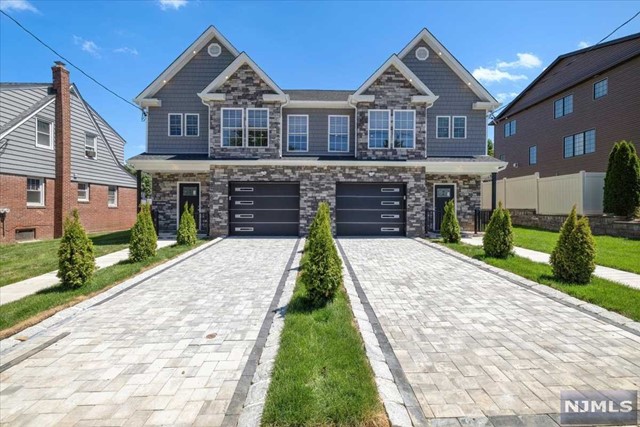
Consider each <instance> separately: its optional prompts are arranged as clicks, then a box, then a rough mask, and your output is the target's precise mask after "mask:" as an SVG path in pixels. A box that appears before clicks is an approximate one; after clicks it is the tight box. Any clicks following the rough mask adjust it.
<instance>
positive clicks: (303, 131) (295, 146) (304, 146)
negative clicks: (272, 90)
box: [287, 114, 309, 151]
mask: <svg viewBox="0 0 640 427" xmlns="http://www.w3.org/2000/svg"><path fill="white" fill-rule="evenodd" d="M287 151H309V116H308V115H302V114H290V115H288V116H287Z"/></svg>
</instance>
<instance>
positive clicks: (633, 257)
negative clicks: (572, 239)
mask: <svg viewBox="0 0 640 427" xmlns="http://www.w3.org/2000/svg"><path fill="white" fill-rule="evenodd" d="M513 234H514V242H513V244H514V245H515V246H519V247H521V248H527V249H533V250H534V251H540V252H546V253H548V254H550V253H551V251H552V250H553V248H554V247H555V245H556V241H557V240H558V233H556V232H555V231H547V230H539V229H535V228H525V227H513ZM593 238H594V239H595V241H596V264H598V265H604V266H605V267H611V268H617V269H618V270H624V271H630V272H632V273H637V274H640V240H631V239H625V238H623V237H612V236H593Z"/></svg>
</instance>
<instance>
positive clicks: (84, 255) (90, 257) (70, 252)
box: [57, 209, 96, 286]
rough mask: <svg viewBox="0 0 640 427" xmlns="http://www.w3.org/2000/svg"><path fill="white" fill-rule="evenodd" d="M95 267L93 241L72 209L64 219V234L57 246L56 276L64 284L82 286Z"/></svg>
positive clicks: (75, 210) (89, 277)
mask: <svg viewBox="0 0 640 427" xmlns="http://www.w3.org/2000/svg"><path fill="white" fill-rule="evenodd" d="M95 269H96V258H95V253H94V250H93V242H91V239H89V236H87V233H86V232H85V230H84V227H82V224H81V223H80V217H79V215H78V210H77V209H74V210H73V212H72V213H71V215H70V216H68V217H67V218H65V220H64V234H63V235H62V239H61V240H60V247H59V248H58V273H57V276H58V278H59V279H60V281H61V282H62V284H63V285H66V286H82V285H84V284H85V283H87V282H88V281H89V279H91V277H92V276H93V273H94V271H95Z"/></svg>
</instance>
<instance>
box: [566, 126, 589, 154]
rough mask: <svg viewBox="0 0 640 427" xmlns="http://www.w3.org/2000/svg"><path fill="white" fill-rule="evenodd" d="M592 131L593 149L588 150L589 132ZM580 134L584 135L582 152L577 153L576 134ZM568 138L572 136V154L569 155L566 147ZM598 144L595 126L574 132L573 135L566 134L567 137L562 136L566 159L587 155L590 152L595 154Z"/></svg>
mask: <svg viewBox="0 0 640 427" xmlns="http://www.w3.org/2000/svg"><path fill="white" fill-rule="evenodd" d="M590 132H593V150H592V151H587V134H588V133H590ZM578 135H581V136H582V152H581V153H580V154H576V136H578ZM567 138H571V155H570V156H567V149H566V145H567ZM596 144H597V140H596V129H595V128H592V129H587V130H585V131H584V132H578V133H574V134H573V135H566V136H565V137H563V138H562V157H563V158H564V159H571V158H573V157H580V156H586V155H588V154H593V153H595V152H596Z"/></svg>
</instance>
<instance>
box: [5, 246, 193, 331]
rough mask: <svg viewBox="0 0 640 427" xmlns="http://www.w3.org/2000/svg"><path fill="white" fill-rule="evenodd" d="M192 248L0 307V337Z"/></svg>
mask: <svg viewBox="0 0 640 427" xmlns="http://www.w3.org/2000/svg"><path fill="white" fill-rule="evenodd" d="M204 242H205V241H204V240H198V243H197V244H198V245H200V244H202V243H204ZM190 249H193V247H188V246H177V245H174V246H167V247H165V248H162V249H158V252H157V254H156V256H155V257H153V258H150V259H148V260H146V261H142V262H130V261H128V260H126V261H121V262H119V263H118V264H115V265H112V266H110V267H106V268H101V269H99V270H98V271H96V274H95V275H94V277H93V278H92V279H91V281H90V282H89V283H87V284H86V285H84V286H82V287H79V288H70V287H66V286H62V285H57V286H54V287H51V288H47V289H43V290H41V291H39V292H38V293H35V294H33V295H29V296H27V297H24V298H22V299H19V300H17V301H13V302H10V303H8V304H4V305H2V306H0V338H4V337H5V336H6V335H8V334H11V333H15V332H17V330H13V331H9V332H7V330H8V328H13V327H14V326H16V325H19V324H20V323H21V322H25V321H27V320H28V319H33V318H34V316H36V317H38V316H41V315H43V313H45V315H44V317H48V316H47V315H46V314H48V315H52V314H53V313H54V312H55V311H58V309H60V308H64V307H65V306H69V305H73V304H75V303H78V302H80V301H82V300H83V299H86V297H88V296H91V295H94V294H96V293H99V292H101V291H103V290H105V289H106V288H108V287H111V286H113V285H115V284H117V283H119V282H122V281H123V280H125V279H128V278H130V277H132V276H134V275H135V274H137V273H139V272H141V271H142V270H145V269H148V268H150V267H152V266H154V265H156V264H159V263H161V262H164V261H166V260H169V259H170V258H173V257H175V256H177V255H180V254H181V253H183V252H186V251H188V250H190ZM46 312H48V313H46ZM44 317H43V318H44ZM39 320H42V318H40V319H36V321H39ZM26 326H29V325H26Z"/></svg>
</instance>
